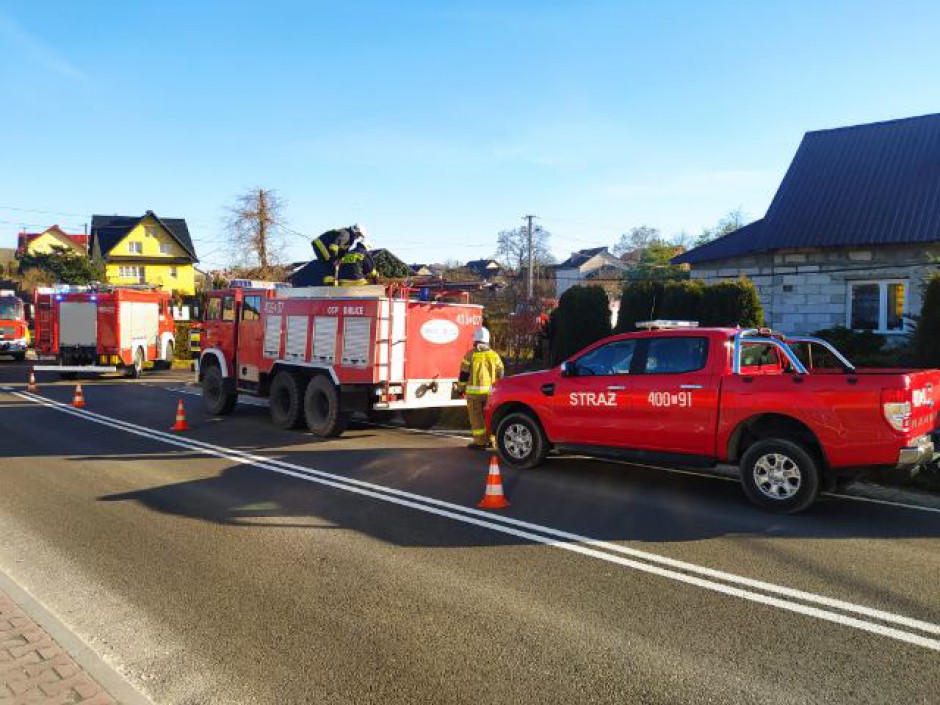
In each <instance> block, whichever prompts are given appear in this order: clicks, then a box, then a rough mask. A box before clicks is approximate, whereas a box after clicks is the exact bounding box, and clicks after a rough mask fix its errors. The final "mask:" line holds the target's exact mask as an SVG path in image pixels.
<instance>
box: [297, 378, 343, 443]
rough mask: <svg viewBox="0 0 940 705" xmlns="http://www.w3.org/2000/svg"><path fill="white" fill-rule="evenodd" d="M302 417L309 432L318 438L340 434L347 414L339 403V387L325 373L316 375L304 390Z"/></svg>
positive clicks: (334, 436) (333, 436)
mask: <svg viewBox="0 0 940 705" xmlns="http://www.w3.org/2000/svg"><path fill="white" fill-rule="evenodd" d="M304 418H305V419H306V421H307V428H309V429H310V432H311V433H312V434H313V435H315V436H319V437H320V438H336V437H337V436H341V435H342V433H343V431H345V430H346V426H347V424H348V423H349V416H348V415H347V414H344V413H343V410H342V408H341V405H340V396H339V389H337V388H336V385H335V384H333V381H332V380H331V379H330V378H329V377H327V376H326V375H317V376H315V377H314V378H313V379H312V380H310V384H308V385H307V391H306V392H304Z"/></svg>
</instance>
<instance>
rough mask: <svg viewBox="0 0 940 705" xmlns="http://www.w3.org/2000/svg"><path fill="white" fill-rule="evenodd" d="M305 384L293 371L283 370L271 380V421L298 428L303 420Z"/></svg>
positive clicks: (285, 426)
mask: <svg viewBox="0 0 940 705" xmlns="http://www.w3.org/2000/svg"><path fill="white" fill-rule="evenodd" d="M303 394H304V390H303V384H302V381H301V379H300V377H298V376H297V375H295V374H294V373H293V372H287V371H281V372H278V373H277V376H276V377H275V378H274V381H273V382H271V391H270V402H271V421H273V422H274V425H275V426H277V427H278V428H285V429H288V428H298V427H299V426H300V424H301V423H302V422H303V413H304V407H303Z"/></svg>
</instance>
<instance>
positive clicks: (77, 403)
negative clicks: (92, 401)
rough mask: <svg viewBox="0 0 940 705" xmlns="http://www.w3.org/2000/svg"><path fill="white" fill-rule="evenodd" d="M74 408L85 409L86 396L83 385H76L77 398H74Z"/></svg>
mask: <svg viewBox="0 0 940 705" xmlns="http://www.w3.org/2000/svg"><path fill="white" fill-rule="evenodd" d="M72 406H74V407H75V408H76V409H84V408H85V395H84V394H82V385H80V384H76V385H75V396H74V397H73V398H72Z"/></svg>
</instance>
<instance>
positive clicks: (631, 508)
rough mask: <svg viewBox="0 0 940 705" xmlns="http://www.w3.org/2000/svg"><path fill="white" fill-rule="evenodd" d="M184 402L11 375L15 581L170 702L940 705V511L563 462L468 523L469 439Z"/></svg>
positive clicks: (150, 387) (7, 545) (106, 382)
mask: <svg viewBox="0 0 940 705" xmlns="http://www.w3.org/2000/svg"><path fill="white" fill-rule="evenodd" d="M185 377H186V376H185V375H184V374H182V373H175V374H162V375H159V376H158V375H153V376H150V377H149V378H146V379H144V380H142V381H141V382H127V381H124V380H120V379H103V380H100V381H97V382H90V383H88V384H85V385H83V386H84V390H85V397H86V400H87V403H88V407H87V409H86V410H85V411H84V412H75V411H72V410H70V409H69V408H68V407H67V406H60V405H57V403H67V402H68V401H69V400H70V399H71V396H72V386H71V385H65V384H58V383H57V384H50V383H42V385H41V389H40V393H39V397H30V396H28V395H24V394H23V388H24V386H25V385H24V384H23V382H24V381H25V367H22V366H19V365H15V364H12V363H6V362H0V570H3V571H4V572H6V573H7V574H8V575H9V576H11V577H12V578H13V579H14V580H16V581H17V582H19V583H20V584H21V585H22V586H23V587H25V588H26V589H28V590H29V591H30V592H31V593H33V595H34V596H36V597H37V598H38V599H40V600H41V601H42V602H43V603H44V604H45V605H46V606H47V607H49V608H50V609H51V610H53V611H54V612H55V613H56V614H57V615H58V616H59V617H60V618H61V619H62V621H64V622H65V623H66V624H68V625H69V626H70V627H71V628H72V629H74V631H75V632H76V633H77V634H79V635H80V636H82V637H83V638H84V639H85V640H86V641H87V642H88V643H89V644H90V645H91V646H92V647H93V648H95V650H97V651H98V652H99V653H100V654H101V655H102V656H103V657H105V658H106V659H107V660H109V661H110V662H111V663H113V664H115V665H116V666H117V667H118V668H119V669H120V670H121V671H122V672H123V673H125V675H127V676H128V678H129V679H130V680H131V681H132V682H133V683H134V684H135V685H137V686H138V687H139V688H140V689H141V690H143V691H144V692H146V693H147V694H148V695H150V697H152V698H153V700H154V701H155V702H157V703H321V702H330V703H333V702H337V703H367V702H371V703H414V702H473V703H483V702H485V703H508V702H518V703H528V702H545V703H549V702H605V703H614V702H616V703H627V702H642V703H788V704H789V703H801V702H805V703H819V702H827V703H868V702H873V703H874V702H877V703H901V702H903V703H928V702H931V703H933V702H936V701H937V692H938V682H940V512H938V511H936V510H929V509H923V510H918V509H912V508H904V507H897V506H890V505H885V504H874V503H870V502H862V501H853V500H846V499H837V498H829V499H824V500H822V501H820V502H819V503H818V504H817V505H816V506H815V507H814V508H812V509H811V510H810V511H808V512H806V513H804V514H801V515H798V516H793V517H777V516H773V515H768V514H765V513H763V512H761V511H759V510H757V509H755V508H752V507H751V506H750V505H748V504H747V503H746V501H745V499H744V497H743V495H742V493H741V491H740V489H739V487H738V486H737V484H736V483H734V482H730V481H727V480H726V479H722V478H714V477H708V476H701V475H698V474H685V473H681V472H664V471H661V470H657V469H653V468H648V467H640V466H627V465H625V464H618V463H610V462H601V461H594V460H586V459H570V458H569V459H553V460H551V461H550V462H549V463H548V465H547V467H545V468H544V469H539V470H536V471H528V472H523V473H519V472H514V471H511V470H507V469H506V468H504V469H503V476H504V483H505V487H506V491H507V494H508V496H509V499H510V501H511V502H512V506H511V507H510V508H509V509H507V510H504V511H501V512H498V513H492V512H490V513H487V512H477V511H474V510H473V507H474V505H475V503H476V502H477V501H478V500H479V499H480V496H481V495H482V491H483V483H484V479H485V475H486V469H487V468H486V465H487V456H485V455H483V454H479V453H474V452H473V451H470V450H467V449H465V448H464V447H463V445H464V443H465V441H464V440H462V439H460V438H455V437H451V436H448V435H446V434H443V435H431V434H422V433H411V432H406V431H404V430H402V429H392V428H384V427H375V426H367V425H359V426H357V427H355V428H353V429H352V430H350V431H349V432H347V434H346V435H345V436H344V437H343V438H341V439H337V440H333V441H327V442H321V441H317V440H315V439H313V437H311V436H309V435H308V434H305V433H302V432H285V431H280V430H278V429H276V428H274V427H273V426H272V425H271V424H270V423H269V422H268V420H267V411H266V409H264V408H261V407H258V406H252V405H244V406H239V408H238V409H237V410H236V412H235V413H234V414H233V415H232V416H230V417H227V418H224V419H221V420H219V419H213V418H211V417H209V416H207V415H206V414H205V413H204V411H203V410H202V406H201V402H200V401H199V399H198V397H196V396H193V395H192V394H191V393H186V392H193V391H195V390H192V389H187V388H186V387H185V385H184V382H185ZM41 382H42V380H41ZM180 398H182V399H184V401H185V402H186V407H187V413H188V420H189V423H190V425H191V427H192V430H191V431H189V432H188V433H185V434H180V435H173V434H168V433H166V431H167V429H168V427H169V426H170V425H171V424H172V423H173V415H174V410H175V406H176V403H177V400H178V399H180Z"/></svg>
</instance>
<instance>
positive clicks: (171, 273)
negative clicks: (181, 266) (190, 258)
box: [170, 266, 179, 279]
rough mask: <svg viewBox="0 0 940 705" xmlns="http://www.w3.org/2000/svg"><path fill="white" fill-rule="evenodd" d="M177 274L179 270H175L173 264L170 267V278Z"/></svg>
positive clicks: (174, 277)
mask: <svg viewBox="0 0 940 705" xmlns="http://www.w3.org/2000/svg"><path fill="white" fill-rule="evenodd" d="M177 276H179V272H178V271H177V269H176V267H175V266H173V267H170V278H171V279H176V278H177Z"/></svg>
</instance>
